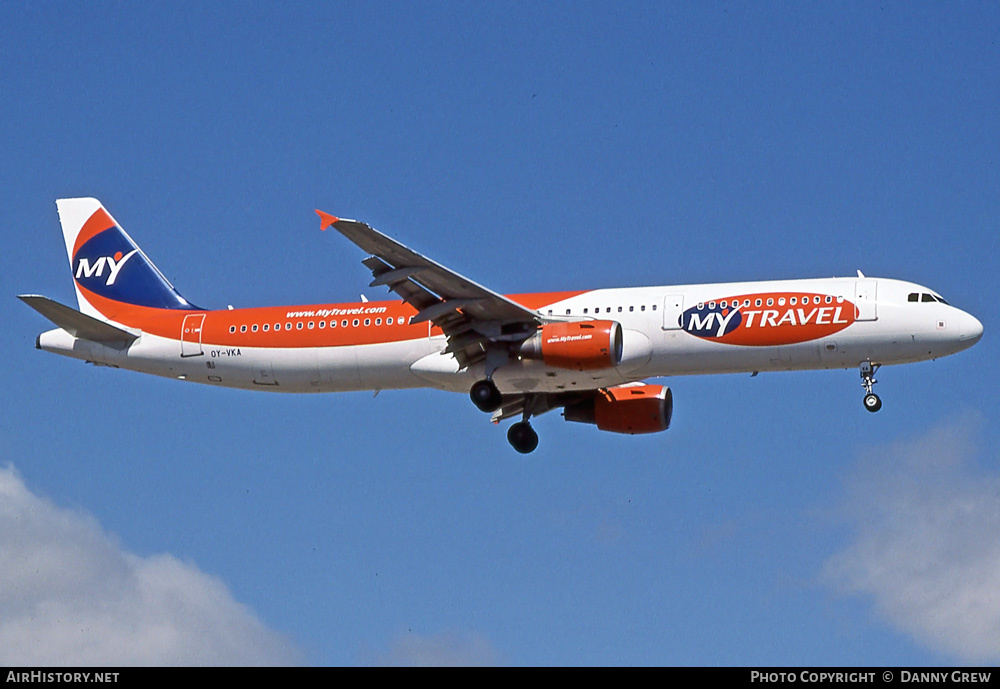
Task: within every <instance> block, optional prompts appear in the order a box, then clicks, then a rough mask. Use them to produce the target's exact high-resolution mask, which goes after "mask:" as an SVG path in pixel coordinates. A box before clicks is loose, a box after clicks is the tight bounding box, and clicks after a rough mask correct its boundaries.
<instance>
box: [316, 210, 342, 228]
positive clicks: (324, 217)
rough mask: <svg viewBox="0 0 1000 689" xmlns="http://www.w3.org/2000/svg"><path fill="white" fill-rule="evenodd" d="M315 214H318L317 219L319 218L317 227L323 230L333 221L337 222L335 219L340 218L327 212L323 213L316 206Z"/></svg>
mask: <svg viewBox="0 0 1000 689" xmlns="http://www.w3.org/2000/svg"><path fill="white" fill-rule="evenodd" d="M316 215H318V216H319V219H320V226H319V229H321V230H325V229H326V228H328V227H329V226H330V225H332V224H333V223H335V222H337V221H339V220H340V218H336V217H334V216H332V215H330V214H329V213H324V212H323V211H321V210H319V209H318V208H317V209H316Z"/></svg>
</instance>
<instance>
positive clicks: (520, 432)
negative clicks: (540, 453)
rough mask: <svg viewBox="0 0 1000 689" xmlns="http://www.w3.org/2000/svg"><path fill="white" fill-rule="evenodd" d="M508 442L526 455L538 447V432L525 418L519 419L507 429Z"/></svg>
mask: <svg viewBox="0 0 1000 689" xmlns="http://www.w3.org/2000/svg"><path fill="white" fill-rule="evenodd" d="M507 442H509V443H510V446H511V447H513V448H514V449H515V450H517V451H518V452H520V453H521V454H522V455H526V454H528V453H529V452H533V451H534V449H535V448H536V447H538V434H537V433H535V429H534V428H532V427H531V424H530V423H528V420H527V419H525V420H524V421H518V422H517V423H515V424H514V425H513V426H511V427H510V428H509V429H508V430H507Z"/></svg>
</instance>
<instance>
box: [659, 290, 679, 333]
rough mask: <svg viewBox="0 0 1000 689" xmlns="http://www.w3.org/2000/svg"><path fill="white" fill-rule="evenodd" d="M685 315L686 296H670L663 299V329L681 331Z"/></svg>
mask: <svg viewBox="0 0 1000 689" xmlns="http://www.w3.org/2000/svg"><path fill="white" fill-rule="evenodd" d="M682 315H684V295H683V294H668V295H667V296H665V297H664V298H663V329H664V330H679V329H680V328H681V316H682Z"/></svg>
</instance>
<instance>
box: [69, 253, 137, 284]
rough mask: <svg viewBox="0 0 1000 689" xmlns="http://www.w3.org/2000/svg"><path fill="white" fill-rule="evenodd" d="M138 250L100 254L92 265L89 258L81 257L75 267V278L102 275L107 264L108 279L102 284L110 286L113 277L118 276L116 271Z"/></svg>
mask: <svg viewBox="0 0 1000 689" xmlns="http://www.w3.org/2000/svg"><path fill="white" fill-rule="evenodd" d="M138 252H139V250H138V249H132V250H131V251H130V252H128V253H127V254H125V255H122V252H120V251H116V252H115V255H114V256H101V257H100V258H98V259H97V261H95V262H94V264H93V265H91V263H90V260H89V259H87V258H81V259H80V261H79V263H78V264H77V268H76V279H77V280H79V279H80V278H81V277H85V278H89V277H95V276H96V277H104V267H105V266H107V267H108V279H107V281H106V282H105V283H104V284H105V285H106V286H108V287H110V286H111V285H113V284H115V278H117V277H118V273H119V272H120V271H121V269H122V268H123V267H124V266H125V263H126V262H127V261H128V260H129V259H130V258H132V257H133V256H135V255H136V254H137V253H138Z"/></svg>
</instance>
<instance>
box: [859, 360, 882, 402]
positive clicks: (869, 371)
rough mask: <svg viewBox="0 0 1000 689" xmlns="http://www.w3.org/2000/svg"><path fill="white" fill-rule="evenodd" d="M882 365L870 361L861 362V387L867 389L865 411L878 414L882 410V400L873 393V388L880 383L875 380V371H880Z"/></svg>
mask: <svg viewBox="0 0 1000 689" xmlns="http://www.w3.org/2000/svg"><path fill="white" fill-rule="evenodd" d="M880 366H881V364H873V363H872V362H870V361H862V362H861V387H863V388H864V389H865V399H864V403H865V409H867V410H868V411H870V412H873V413H874V412H877V411H878V410H879V409H881V408H882V400H880V399H879V396H878V395H876V394H875V393H874V392H872V386H874V385H875V383H877V382H878V381H877V380H875V371H877V370H878V369H879V367H880Z"/></svg>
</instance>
